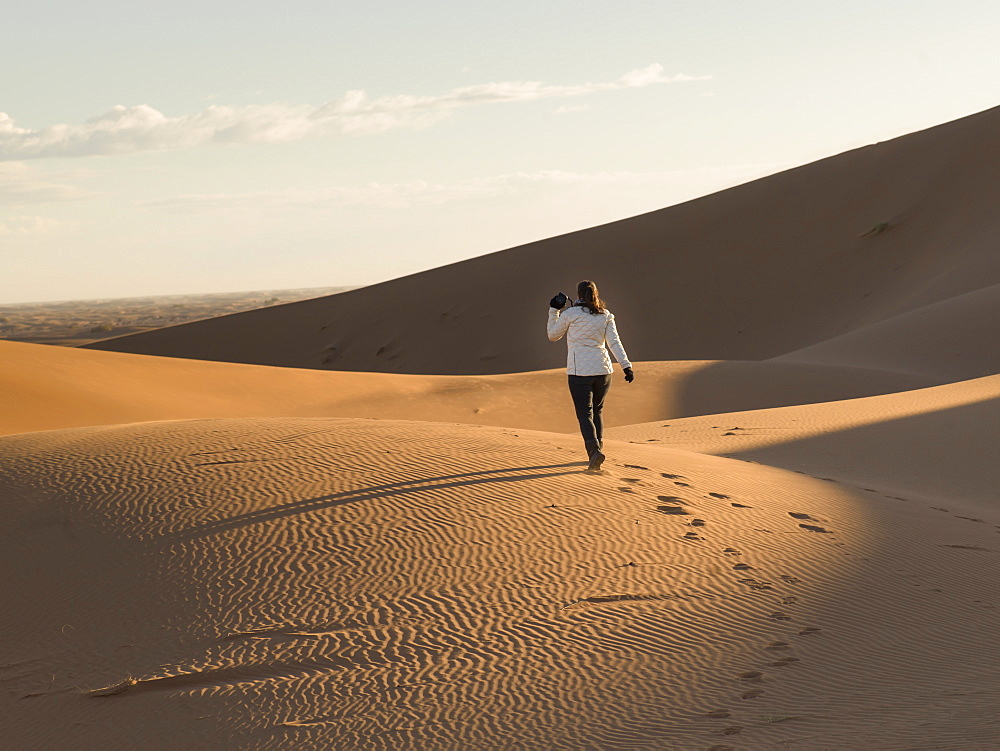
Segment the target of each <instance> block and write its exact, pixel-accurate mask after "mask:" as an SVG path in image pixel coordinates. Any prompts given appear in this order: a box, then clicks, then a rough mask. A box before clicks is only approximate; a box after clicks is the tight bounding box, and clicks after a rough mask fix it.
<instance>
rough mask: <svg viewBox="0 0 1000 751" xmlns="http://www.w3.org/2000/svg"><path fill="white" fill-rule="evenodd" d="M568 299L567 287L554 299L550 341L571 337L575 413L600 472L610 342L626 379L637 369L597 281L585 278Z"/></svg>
mask: <svg viewBox="0 0 1000 751" xmlns="http://www.w3.org/2000/svg"><path fill="white" fill-rule="evenodd" d="M567 302H568V299H567V297H566V295H564V294H563V293H562V292H560V293H559V294H558V295H556V296H555V297H553V298H552V299H551V300H550V301H549V324H548V333H549V341H553V342H557V341H559V340H560V339H562V338H563V336H565V337H566V345H567V349H568V352H567V357H566V373H567V374H568V375H569V393H570V394H571V395H572V397H573V406H574V408H575V409H576V418H577V419H578V420H579V421H580V433H582V434H583V445H584V446H585V447H586V448H587V456H588V457H589V458H590V464H589V466H588V467H587V471H588V472H599V471H600V469H601V464H603V463H604V459H605V456H604V452H603V451H602V449H603V447H604V441H603V440H602V436H603V434H604V430H603V428H604V425H603V421H602V419H601V412H602V410H603V409H604V397H605V396H607V394H608V389H609V388H611V374H612V373H613V372H614V368H612V366H611V358H610V357H608V350H607V348H606V347H605V344H607V346H608V347H610V348H611V351H612V352H613V353H614V356H615V359H616V360H617V361H618V364H619V365H621V366H622V370H623V371H624V372H625V380H626V381H627V382H629V383H632V379H633V378H635V375H634V374H633V372H632V363H630V362H629V360H628V356H627V355H626V354H625V348H624V347H623V346H622V341H621V339H619V338H618V329H617V327H616V326H615V317H614V315H612V314H611V311H610V310H608V308H607V306H606V305H605V304H604V301H603V300H602V299H601V296H600V295H599V294H598V293H597V285H596V284H594V283H593V282H591V281H583V282H580V284H579V285H577V300H576V302H575V303H573V305H572V306H571V307H570V308H568V309H566V310H564V308H565V307H566V303H567Z"/></svg>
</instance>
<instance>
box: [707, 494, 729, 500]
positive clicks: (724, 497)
mask: <svg viewBox="0 0 1000 751" xmlns="http://www.w3.org/2000/svg"><path fill="white" fill-rule="evenodd" d="M708 495H709V497H711V498H718V499H720V500H725V499H726V498H728V497H729V496H728V495H725V494H724V493H709V494H708Z"/></svg>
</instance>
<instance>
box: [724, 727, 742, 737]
mask: <svg viewBox="0 0 1000 751" xmlns="http://www.w3.org/2000/svg"><path fill="white" fill-rule="evenodd" d="M742 730H743V727H742V726H741V725H732V726H731V727H728V728H726V729H725V730H723V731H722V734H723V735H736V734H737V733H739V732H741V731H742Z"/></svg>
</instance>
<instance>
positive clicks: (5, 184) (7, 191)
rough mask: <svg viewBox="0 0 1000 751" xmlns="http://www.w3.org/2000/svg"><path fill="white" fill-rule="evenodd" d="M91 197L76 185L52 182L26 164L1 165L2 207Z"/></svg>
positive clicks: (0, 200) (0, 192)
mask: <svg viewBox="0 0 1000 751" xmlns="http://www.w3.org/2000/svg"><path fill="white" fill-rule="evenodd" d="M90 196H91V194H90V193H88V192H87V191H85V190H81V189H80V188H77V187H76V186H74V185H66V184H63V183H57V182H52V181H50V180H49V179H46V178H45V177H42V176H40V175H39V174H38V172H37V171H36V170H33V169H31V168H30V167H28V165H26V164H22V163H20V162H8V163H7V164H0V206H3V205H12V204H14V205H17V204H25V203H55V202H62V201H78V200H81V199H84V198H89V197H90Z"/></svg>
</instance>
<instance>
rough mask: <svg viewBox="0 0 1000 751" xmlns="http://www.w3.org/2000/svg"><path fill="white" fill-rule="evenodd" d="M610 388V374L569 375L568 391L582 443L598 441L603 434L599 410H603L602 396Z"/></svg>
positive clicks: (606, 393) (605, 394)
mask: <svg viewBox="0 0 1000 751" xmlns="http://www.w3.org/2000/svg"><path fill="white" fill-rule="evenodd" d="M610 388H611V376H610V375H592V376H576V375H571V376H569V393H570V395H572V397H573V407H574V408H575V409H576V419H577V420H579V421H580V433H581V434H582V435H583V442H584V444H588V443H592V442H594V441H600V440H602V437H603V436H604V424H603V421H602V419H601V412H602V411H603V410H604V397H605V396H607V395H608V389H610ZM588 448H589V447H588Z"/></svg>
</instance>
